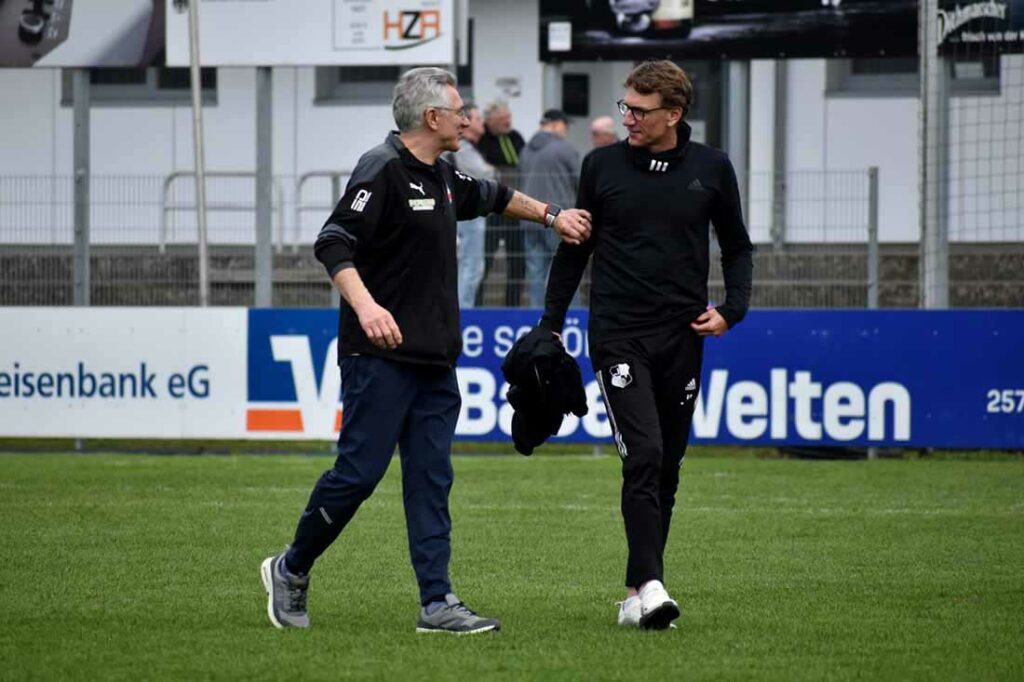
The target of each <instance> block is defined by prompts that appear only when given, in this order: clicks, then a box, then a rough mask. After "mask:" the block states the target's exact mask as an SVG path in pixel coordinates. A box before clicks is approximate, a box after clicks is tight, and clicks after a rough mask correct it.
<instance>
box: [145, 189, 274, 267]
mask: <svg viewBox="0 0 1024 682" xmlns="http://www.w3.org/2000/svg"><path fill="white" fill-rule="evenodd" d="M205 175H206V177H207V178H236V179H246V180H252V182H253V183H255V182H256V173H253V172H248V171H207V172H206V173H205ZM195 176H196V174H195V173H194V172H192V171H176V172H174V173H171V174H170V175H168V176H167V177H166V178H165V179H164V185H163V206H162V210H161V212H160V236H159V249H160V253H165V252H166V250H167V240H168V237H169V236H172V237H173V235H172V234H171V232H172V228H171V227H170V224H169V223H170V221H169V220H168V216H169V215H170V214H171V213H174V212H188V211H191V212H193V213H194V212H195V210H196V202H195V198H194V197H193V198H192V201H182V200H178V201H174V200H172V199H171V190H172V188H173V187H174V183H175V181H177V180H179V179H182V178H190V179H192V180H193V182H194V180H195ZM273 186H274V206H273V209H274V215H275V216H276V217H277V225H276V226H275V228H276V230H275V233H276V234H277V243H276V247H277V251H278V253H280V252H281V251H282V250H283V249H284V230H285V218H284V216H285V210H284V194H283V191H282V189H281V183H280V181H279V180H277V179H275V181H274V185H273ZM206 210H207V212H211V213H216V212H238V211H241V212H249V211H251V212H252V214H253V220H254V221H255V216H256V199H255V197H254V198H253V200H252V201H251V202H249V201H217V200H209V201H207V202H206Z"/></svg>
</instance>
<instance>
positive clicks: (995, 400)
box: [985, 388, 1024, 414]
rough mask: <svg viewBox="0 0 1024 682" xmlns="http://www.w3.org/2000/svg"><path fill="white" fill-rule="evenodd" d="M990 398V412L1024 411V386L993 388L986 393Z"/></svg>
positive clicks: (1019, 412) (988, 409)
mask: <svg viewBox="0 0 1024 682" xmlns="http://www.w3.org/2000/svg"><path fill="white" fill-rule="evenodd" d="M985 396H986V397H987V398H988V407H987V409H986V410H985V411H986V412H988V413H989V414H1013V413H1017V414H1021V413H1024V388H1004V389H1002V390H1000V389H998V388H993V389H990V390H989V391H988V393H986V394H985Z"/></svg>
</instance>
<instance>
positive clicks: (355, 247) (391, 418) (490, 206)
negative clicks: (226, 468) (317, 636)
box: [260, 67, 590, 634]
mask: <svg viewBox="0 0 1024 682" xmlns="http://www.w3.org/2000/svg"><path fill="white" fill-rule="evenodd" d="M392 109H393V113H394V117H395V123H396V124H397V125H398V131H397V132H393V133H391V134H390V135H388V137H387V139H386V140H385V141H384V143H383V144H381V145H378V146H377V147H374V148H373V149H371V150H370V151H368V152H367V153H366V154H364V155H363V156H362V158H360V159H359V163H358V164H357V165H356V168H355V170H353V171H352V176H351V178H350V179H349V183H348V187H347V188H346V190H345V195H344V196H343V197H342V198H341V201H339V202H338V205H337V207H336V208H335V209H334V212H333V213H332V214H331V216H330V217H329V218H328V219H327V222H326V223H325V224H324V226H323V229H321V231H320V234H319V236H318V237H317V240H316V244H315V245H314V252H315V254H316V257H317V259H318V260H319V261H320V262H321V263H323V265H324V267H325V268H326V269H327V273H328V275H329V276H330V278H331V281H332V282H333V283H334V285H335V286H336V287H337V288H338V290H339V291H340V292H341V297H342V301H341V309H340V318H339V325H338V363H339V366H340V368H341V379H342V387H343V391H344V419H343V421H342V426H341V433H340V434H339V436H338V449H337V451H338V457H337V459H336V461H335V463H334V466H333V467H332V468H331V469H329V470H328V471H326V472H325V473H324V474H323V475H322V476H321V477H320V479H319V480H318V481H317V483H316V486H315V487H314V488H313V492H312V494H311V495H310V498H309V503H308V504H307V505H306V509H305V511H304V512H303V513H302V515H301V517H300V518H299V522H298V527H297V528H296V530H295V539H294V540H293V542H292V544H291V546H289V547H288V548H286V549H285V551H284V552H282V553H281V554H278V555H276V556H271V557H268V558H267V559H266V560H264V561H263V563H262V565H261V566H260V572H261V576H262V579H263V584H264V587H265V588H266V591H267V597H268V598H267V615H268V616H269V618H270V621H271V623H273V624H274V626H276V627H278V628H286V627H298V628H305V627H309V617H308V615H307V612H306V597H307V592H308V589H309V574H310V570H311V569H312V568H313V563H314V562H315V561H316V559H317V558H318V557H319V556H320V555H321V554H322V553H323V552H324V551H325V550H326V549H327V547H328V546H330V545H331V543H332V542H334V540H335V539H336V538H337V537H338V535H339V534H340V533H341V531H342V529H344V528H345V526H346V525H347V524H348V522H349V521H350V520H351V519H352V517H353V516H354V515H355V513H356V510H357V509H358V508H359V506H360V505H361V504H362V503H363V501H365V500H366V499H367V498H368V497H369V496H370V494H371V493H372V492H373V490H374V488H376V486H377V484H378V483H379V482H380V480H381V478H383V476H384V473H385V472H386V471H387V468H388V465H389V464H390V463H391V458H392V454H393V453H394V450H395V447H396V446H397V447H398V450H399V453H400V456H401V462H402V492H403V495H402V499H403V503H404V505H405V518H406V526H407V528H408V542H409V553H410V555H411V558H412V565H413V569H414V571H415V573H416V579H417V581H418V582H419V593H420V595H419V596H420V603H421V604H422V609H421V610H420V615H419V620H418V621H417V623H416V631H417V632H442V633H454V634H468V633H476V632H486V631H492V630H498V629H500V627H501V625H500V623H499V622H498V621H497V620H496V619H493V618H484V617H481V616H479V615H477V614H476V613H474V612H473V611H472V610H471V609H469V608H468V607H467V606H466V605H465V604H464V603H463V602H462V601H461V600H460V599H459V598H458V597H456V596H455V594H454V593H453V592H452V587H451V582H450V580H449V577H448V562H449V558H450V555H451V540H450V536H451V517H450V516H449V513H448V493H449V491H450V489H451V485H452V465H451V440H452V436H453V435H454V433H455V422H456V420H457V419H458V416H459V407H460V404H461V398H460V396H459V387H458V383H457V381H456V378H455V369H454V367H455V361H456V359H457V358H458V356H459V353H460V351H461V345H462V343H461V340H462V337H461V329H460V325H459V304H458V296H457V289H456V279H457V270H456V268H457V264H456V248H455V234H456V221H457V220H467V219H470V218H474V217H477V216H483V215H487V214H488V213H495V212H503V213H504V214H505V215H506V216H509V217H511V218H515V219H526V220H533V221H536V222H540V223H544V224H546V225H547V226H548V227H550V228H552V229H554V230H555V231H557V232H558V234H559V235H561V237H562V239H564V240H566V241H567V242H569V243H574V244H579V243H582V242H583V241H585V240H586V239H587V238H588V237H589V236H590V215H589V214H588V213H586V212H585V211H578V210H573V209H567V210H565V211H559V210H558V209H557V207H551V206H549V205H546V204H543V203H541V202H539V201H537V200H535V199H531V198H530V197H528V196H526V195H524V194H521V193H519V192H515V191H513V190H512V189H510V188H508V187H505V186H504V185H501V184H499V183H497V182H495V181H494V180H486V179H474V178H472V177H470V176H469V175H466V174H465V173H462V172H460V171H456V170H455V169H454V168H453V167H452V165H451V164H450V163H448V162H447V161H445V160H444V159H442V158H440V156H441V154H442V153H443V152H445V151H456V150H457V149H458V148H459V133H460V132H461V131H462V130H463V129H464V128H465V127H466V126H467V125H468V121H467V119H466V112H465V110H464V109H463V102H462V98H461V97H460V96H459V92H458V90H456V88H455V77H454V76H452V74H450V73H449V72H447V71H444V70H442V69H437V68H431V67H427V68H418V69H412V70H411V71H407V72H406V73H405V74H403V75H402V77H401V79H400V80H399V81H398V84H397V85H396V86H395V93H394V99H393V101H392ZM360 596H361V595H360Z"/></svg>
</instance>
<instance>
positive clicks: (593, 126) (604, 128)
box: [590, 116, 619, 149]
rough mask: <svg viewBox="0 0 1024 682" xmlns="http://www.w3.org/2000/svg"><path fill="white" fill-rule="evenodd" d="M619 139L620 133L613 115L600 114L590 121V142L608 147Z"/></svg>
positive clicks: (594, 145) (595, 146)
mask: <svg viewBox="0 0 1024 682" xmlns="http://www.w3.org/2000/svg"><path fill="white" fill-rule="evenodd" d="M618 141H619V135H618V133H616V132H615V120H614V119H613V118H612V117H611V116H598V117H597V118H595V119H594V120H593V121H591V122H590V144H591V145H592V146H593V147H594V148H595V149H596V148H597V147H607V146H608V145H610V144H615V143H616V142H618Z"/></svg>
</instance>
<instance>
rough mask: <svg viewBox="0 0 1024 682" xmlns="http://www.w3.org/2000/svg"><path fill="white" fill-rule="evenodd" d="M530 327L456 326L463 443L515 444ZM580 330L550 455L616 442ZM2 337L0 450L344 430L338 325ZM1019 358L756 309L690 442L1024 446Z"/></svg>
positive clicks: (1002, 323)
mask: <svg viewBox="0 0 1024 682" xmlns="http://www.w3.org/2000/svg"><path fill="white" fill-rule="evenodd" d="M537 318H538V313H537V311H531V310H486V309H485V310H467V311H464V312H463V316H462V337H463V343H464V348H463V354H462V357H461V358H460V361H459V365H458V368H457V375H458V380H459V387H460V389H461V392H462V412H461V415H460V418H459V424H458V428H457V431H456V437H457V438H460V439H464V440H502V439H506V438H508V437H509V433H510V431H511V423H512V408H511V407H510V406H509V404H508V402H507V401H506V399H505V395H506V391H507V389H508V387H507V385H506V384H505V382H504V380H503V378H502V376H501V369H500V365H501V361H502V359H503V358H504V356H505V354H506V353H507V352H508V350H509V348H511V346H512V344H513V343H514V342H515V339H516V338H517V337H518V336H520V335H522V334H524V333H526V331H528V330H529V329H530V327H531V325H532V324H533V323H534V322H535V321H536V320H537ZM586 320H587V316H586V313H585V312H584V311H575V312H573V313H572V314H571V315H570V317H569V320H568V323H567V325H566V328H565V330H564V335H563V336H564V340H565V344H566V348H567V349H568V351H569V352H570V353H572V354H573V355H574V356H575V357H576V358H577V360H578V361H579V364H580V369H581V370H582V374H583V380H584V384H585V389H586V394H587V402H588V406H589V408H590V412H589V414H587V415H586V416H585V417H583V418H577V417H574V416H571V415H570V416H568V417H566V419H565V421H564V422H563V425H562V430H561V432H560V434H559V436H558V437H557V439H556V440H562V441H570V442H603V441H606V440H607V439H609V437H610V434H611V427H610V425H609V422H608V417H607V414H606V412H605V409H604V404H603V402H602V399H601V394H600V391H599V389H598V386H597V382H596V381H595V379H594V373H593V370H592V367H591V365H590V357H589V346H588V339H587V331H586ZM0 329H2V330H3V334H2V335H0V437H81V438H120V437H139V438H257V439H333V438H335V437H336V436H337V432H338V429H339V428H340V426H341V423H342V420H343V414H344V387H343V386H341V381H340V378H339V373H338V370H337V366H336V353H337V313H336V311H333V310H326V309H303V310H290V309H254V310H248V309H243V308H220V309H196V308H176V309H154V308H109V309H105V308H7V309H0ZM1022 351H1024V311H806V310H792V311H783V310H780V311H754V312H751V313H750V315H749V316H748V317H747V319H746V320H745V321H744V322H743V323H742V324H740V325H739V326H738V327H737V328H736V329H735V330H732V331H730V332H729V333H728V334H726V336H724V337H722V338H719V339H708V340H707V341H706V345H705V355H704V358H705V359H704V371H703V373H702V376H700V377H693V378H692V379H693V380H694V381H693V382H692V384H696V385H697V386H698V387H699V393H698V395H697V396H696V410H695V414H694V419H693V427H692V440H693V442H697V443H721V444H760V445H783V444H786V445H861V446H863V445H878V446H914V447H917V446H930V447H956V448H971V447H984V448H1022V447H1024V352H1022ZM692 384H691V382H687V385H685V386H680V387H679V391H680V394H681V395H685V393H686V392H688V391H690V390H691V389H692V388H693V385H692ZM609 390H615V389H614V387H611V388H609Z"/></svg>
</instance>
